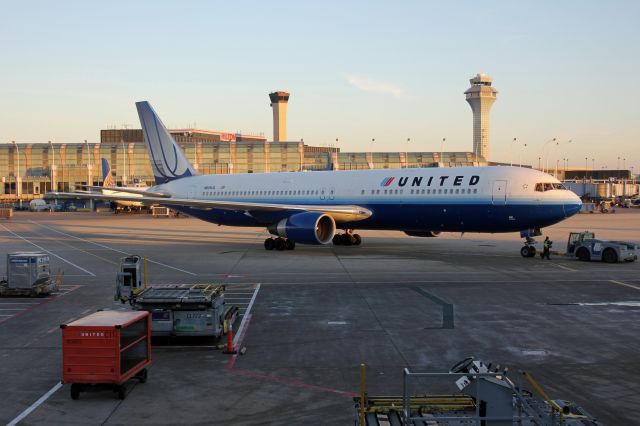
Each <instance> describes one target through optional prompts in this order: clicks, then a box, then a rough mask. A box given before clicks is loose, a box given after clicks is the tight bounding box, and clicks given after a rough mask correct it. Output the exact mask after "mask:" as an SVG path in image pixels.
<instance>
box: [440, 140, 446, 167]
mask: <svg viewBox="0 0 640 426" xmlns="http://www.w3.org/2000/svg"><path fill="white" fill-rule="evenodd" d="M446 140H447V138H442V142H440V162H441V163H442V164H444V156H443V152H444V142H445V141H446Z"/></svg>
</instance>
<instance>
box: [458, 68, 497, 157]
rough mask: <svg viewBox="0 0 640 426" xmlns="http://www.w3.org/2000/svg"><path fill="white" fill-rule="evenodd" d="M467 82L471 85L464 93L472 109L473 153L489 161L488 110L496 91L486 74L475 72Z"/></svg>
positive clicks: (494, 99)
mask: <svg viewBox="0 0 640 426" xmlns="http://www.w3.org/2000/svg"><path fill="white" fill-rule="evenodd" d="M469 82H470V83H471V87H470V88H468V89H467V90H466V91H465V92H464V94H465V95H466V96H467V102H469V105H471V111H473V153H474V154H475V155H476V156H480V157H483V158H484V159H485V160H486V161H489V110H490V109H491V106H492V105H493V103H494V102H495V101H496V94H497V93H498V91H497V90H496V89H495V88H493V87H491V83H492V82H493V79H492V78H491V77H489V76H488V75H487V74H477V75H476V76H475V77H473V78H472V79H471V80H469Z"/></svg>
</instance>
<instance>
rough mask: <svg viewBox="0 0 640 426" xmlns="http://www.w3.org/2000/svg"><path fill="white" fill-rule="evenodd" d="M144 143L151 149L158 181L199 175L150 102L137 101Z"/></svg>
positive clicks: (159, 182)
mask: <svg viewBox="0 0 640 426" xmlns="http://www.w3.org/2000/svg"><path fill="white" fill-rule="evenodd" d="M136 108H137V109H138V116H139V117H140V124H142V133H143V135H144V143H145V145H146V146H147V151H149V158H150V159H151V168H152V169H153V175H154V176H155V178H156V183H158V184H162V183H166V182H169V181H172V180H175V179H180V178H183V177H187V176H194V175H197V174H198V172H197V171H196V170H195V169H194V168H193V166H192V165H191V163H189V160H188V159H187V156H186V155H185V154H184V152H183V151H182V149H181V148H180V146H178V144H177V143H176V141H175V140H174V139H173V137H172V136H171V134H169V132H168V131H167V128H166V127H165V126H164V124H162V121H161V120H160V118H159V117H158V115H157V114H156V112H155V111H154V110H153V108H152V107H151V105H150V104H149V102H147V101H142V102H136Z"/></svg>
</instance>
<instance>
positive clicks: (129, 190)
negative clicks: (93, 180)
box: [75, 184, 171, 198]
mask: <svg viewBox="0 0 640 426" xmlns="http://www.w3.org/2000/svg"><path fill="white" fill-rule="evenodd" d="M75 186H76V188H82V189H84V190H88V191H98V192H102V191H112V192H127V193H129V194H141V195H149V196H151V197H162V198H169V197H171V196H170V195H167V194H165V193H162V192H153V191H148V190H146V189H142V188H129V187H123V186H96V185H81V184H76V185H75ZM147 189H148V188H147Z"/></svg>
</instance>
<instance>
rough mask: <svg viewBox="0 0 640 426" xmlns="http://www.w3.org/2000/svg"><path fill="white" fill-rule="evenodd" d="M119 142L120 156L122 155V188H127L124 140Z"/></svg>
mask: <svg viewBox="0 0 640 426" xmlns="http://www.w3.org/2000/svg"><path fill="white" fill-rule="evenodd" d="M120 142H122V154H123V168H122V172H123V173H122V186H127V151H126V149H125V148H124V139H120Z"/></svg>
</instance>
